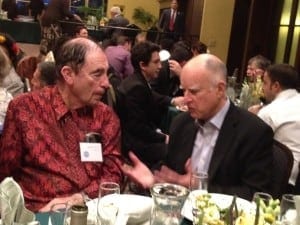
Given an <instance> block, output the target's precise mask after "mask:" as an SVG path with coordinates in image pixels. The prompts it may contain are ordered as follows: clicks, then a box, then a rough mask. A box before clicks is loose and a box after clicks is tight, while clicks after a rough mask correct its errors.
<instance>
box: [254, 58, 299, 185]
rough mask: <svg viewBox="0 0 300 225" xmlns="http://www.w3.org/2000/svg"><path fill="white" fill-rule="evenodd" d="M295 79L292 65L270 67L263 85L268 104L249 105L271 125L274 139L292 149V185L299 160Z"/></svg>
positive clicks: (295, 73) (297, 102) (297, 94)
mask: <svg viewBox="0 0 300 225" xmlns="http://www.w3.org/2000/svg"><path fill="white" fill-rule="evenodd" d="M298 80H299V74H298V72H297V70H296V69H295V68H294V67H292V66H290V65H287V64H275V65H272V66H270V67H269V68H267V70H266V71H265V73H264V76H263V88H262V89H263V93H264V96H265V98H266V101H267V102H268V103H270V104H267V105H265V106H261V105H256V106H253V107H250V108H249V110H250V111H251V112H253V113H257V115H258V116H259V117H260V118H261V119H262V120H263V121H265V122H266V123H267V124H268V125H269V126H270V127H272V129H273V131H274V139H276V140H277V141H279V142H280V143H282V144H284V145H286V146H287V147H288V148H289V149H290V150H291V151H292V153H293V156H294V166H293V169H292V173H291V176H290V180H289V184H290V185H291V188H292V187H293V186H294V185H295V182H296V179H297V176H298V174H299V168H298V164H299V162H300V139H299V131H300V94H299V93H298V92H297V90H296V87H297V86H296V85H297V82H298ZM291 191H292V190H291Z"/></svg>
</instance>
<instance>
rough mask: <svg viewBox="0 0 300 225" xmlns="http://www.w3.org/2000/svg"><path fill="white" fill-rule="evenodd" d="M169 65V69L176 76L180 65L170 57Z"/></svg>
mask: <svg viewBox="0 0 300 225" xmlns="http://www.w3.org/2000/svg"><path fill="white" fill-rule="evenodd" d="M169 67H170V70H171V71H172V72H173V73H174V74H176V76H178V77H179V76H180V73H181V70H182V67H181V65H180V64H179V63H178V62H177V61H176V60H172V59H170V60H169Z"/></svg>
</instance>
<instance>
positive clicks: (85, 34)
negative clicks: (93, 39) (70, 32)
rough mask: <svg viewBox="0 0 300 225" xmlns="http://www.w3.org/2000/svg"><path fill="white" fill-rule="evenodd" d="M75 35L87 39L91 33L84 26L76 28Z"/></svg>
mask: <svg viewBox="0 0 300 225" xmlns="http://www.w3.org/2000/svg"><path fill="white" fill-rule="evenodd" d="M74 33H75V34H74V37H85V38H87V37H88V36H89V32H88V30H87V28H86V27H85V26H83V25H80V26H76V27H75V32H74Z"/></svg>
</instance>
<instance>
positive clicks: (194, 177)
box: [190, 172, 208, 192]
mask: <svg viewBox="0 0 300 225" xmlns="http://www.w3.org/2000/svg"><path fill="white" fill-rule="evenodd" d="M207 188H208V174H207V173H205V172H193V173H192V174H191V179H190V191H193V190H204V191H206V192H207Z"/></svg>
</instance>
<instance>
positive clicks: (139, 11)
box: [132, 7, 157, 29]
mask: <svg viewBox="0 0 300 225" xmlns="http://www.w3.org/2000/svg"><path fill="white" fill-rule="evenodd" d="M132 19H133V20H134V21H135V22H136V23H138V24H140V25H142V26H143V27H144V28H146V29H148V28H150V27H152V26H154V25H155V23H156V22H157V19H156V17H155V16H154V15H152V14H151V13H149V12H147V11H146V10H145V9H143V8H142V7H138V8H135V9H134V11H133V15H132Z"/></svg>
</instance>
